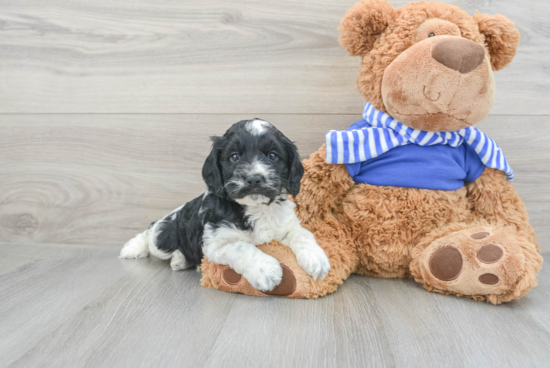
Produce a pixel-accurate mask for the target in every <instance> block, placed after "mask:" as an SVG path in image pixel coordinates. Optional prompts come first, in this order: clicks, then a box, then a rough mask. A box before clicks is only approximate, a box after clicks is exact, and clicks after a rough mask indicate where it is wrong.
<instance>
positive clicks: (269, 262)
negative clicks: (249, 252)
mask: <svg viewBox="0 0 550 368" xmlns="http://www.w3.org/2000/svg"><path fill="white" fill-rule="evenodd" d="M243 276H244V278H245V279H247V280H248V282H249V283H250V285H252V287H253V288H255V289H258V290H260V291H271V290H273V289H275V287H276V286H277V285H279V284H280V283H281V280H282V279H283V269H282V268H281V265H280V264H279V262H278V261H277V260H276V259H275V258H273V257H271V256H268V255H267V254H264V257H258V258H255V260H254V261H252V262H251V263H250V264H249V265H247V267H246V268H245V269H244V272H243Z"/></svg>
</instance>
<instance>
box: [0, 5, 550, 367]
mask: <svg viewBox="0 0 550 368" xmlns="http://www.w3.org/2000/svg"><path fill="white" fill-rule="evenodd" d="M357 1H358V0H308V1H302V0H231V1H226V0H185V1H182V0H165V1H158V0H117V1H112V0H79V1H63V0H25V1H21V0H2V1H1V2H0V367H24V368H29V367H31V368H33V367H40V368H42V367H56V368H58V367H68V368H73V367H92V368H95V367H116V368H124V367H131V368H135V367H154V368H167V367H178V368H184V367H188V366H189V367H190V366H193V367H202V366H208V367H239V368H240V367H258V366H262V367H300V368H302V367H304V368H305V367H369V366H388V367H393V366H396V367H415V366H416V367H438V368H439V367H444V366H445V367H455V366H456V367H472V366H482V367H491V366H493V367H505V366H514V367H520V366H538V367H540V366H548V367H550V312H549V311H550V271H549V270H548V269H544V268H543V270H542V271H541V274H540V276H539V283H540V286H539V287H538V288H536V289H535V290H534V291H532V292H531V293H530V294H528V296H526V297H525V298H523V299H521V300H520V301H515V302H512V303H509V304H506V305H501V306H492V305H489V304H485V303H476V302H473V301H470V300H465V299H459V298H456V297H445V296H441V295H437V294H432V293H429V292H427V291H425V290H423V289H422V288H421V287H420V286H419V285H418V284H416V283H415V282H414V281H412V280H383V279H375V278H367V277H361V276H352V277H351V278H350V279H349V280H347V281H346V282H345V284H344V285H342V286H341V287H340V289H339V290H338V292H336V293H335V294H333V295H330V296H327V297H325V298H322V299H319V300H315V301H305V300H286V299H282V298H253V297H247V296H242V295H234V294H228V293H224V292H220V291H216V290H210V289H205V288H202V287H200V286H199V278H200V276H199V274H198V273H196V272H194V271H185V272H172V271H171V269H170V267H169V266H168V265H167V264H165V263H163V262H162V261H158V260H152V259H145V260H140V261H130V260H128V261H122V260H119V259H118V258H117V254H118V251H119V249H120V246H121V245H122V244H123V243H124V242H125V241H126V240H127V239H129V238H130V237H131V236H133V235H135V234H136V233H137V232H138V231H141V230H143V229H144V228H145V227H146V226H147V225H148V224H149V223H150V222H151V221H153V220H156V219H158V218H159V217H160V216H162V215H164V214H166V213H167V212H169V211H171V210H172V209H174V208H176V207H178V206H180V205H181V204H183V203H185V202H186V201H188V200H190V199H192V198H194V197H196V196H197V195H199V194H200V193H201V192H202V191H203V190H204V183H203V182H202V180H201V175H200V173H201V166H202V163H203V162H204V159H205V157H206V155H207V152H208V150H209V147H210V142H209V140H208V137H209V136H211V135H220V134H223V132H224V131H225V130H226V129H227V128H228V127H229V126H230V125H231V124H232V123H234V122H236V121H238V120H241V119H249V118H253V117H259V118H263V119H265V120H268V121H270V122H272V123H273V124H275V125H276V126H277V127H279V128H280V129H281V130H282V131H283V132H284V133H285V134H286V135H287V136H288V137H289V138H290V139H292V140H293V141H296V142H297V145H298V147H299V149H300V152H301V154H302V156H303V157H307V156H308V155H309V154H310V153H312V152H314V151H315V150H317V149H318V148H319V147H320V146H321V145H322V143H323V142H324V133H325V132H326V131H328V130H331V129H345V128H347V127H348V126H349V125H350V124H351V123H353V122H354V121H356V120H358V119H359V118H360V114H361V111H362V107H363V102H364V101H363V98H362V97H361V95H360V94H359V93H358V92H357V89H356V77H357V72H358V66H359V63H360V60H359V58H352V57H350V56H348V55H347V53H346V52H345V51H344V50H342V48H341V47H340V46H339V44H338V36H339V35H338V32H337V27H338V24H339V22H340V19H342V17H343V16H344V14H345V12H346V10H347V9H349V8H350V7H351V6H352V5H353V4H354V3H355V2H357ZM443 1H444V2H446V3H450V4H454V5H458V6H459V7H461V8H462V9H464V10H465V11H466V12H468V13H469V14H474V12H475V11H476V10H479V11H480V12H482V13H488V14H503V15H506V16H508V17H510V18H511V19H512V20H513V21H514V22H515V23H516V26H517V28H518V29H519V31H520V33H521V45H520V47H519V48H518V53H517V56H516V57H515V59H514V61H513V62H512V63H511V65H510V66H509V67H507V68H505V69H504V70H502V71H499V72H497V73H495V80H496V88H497V89H496V100H495V103H494V106H493V109H492V111H491V115H490V116H489V117H488V118H487V119H485V120H484V121H483V122H481V123H480V124H479V125H478V127H479V128H480V129H481V130H483V131H484V132H486V133H487V134H488V135H489V136H491V137H492V138H493V139H495V140H496V141H497V142H498V143H499V145H500V146H501V147H502V148H503V150H504V152H505V153H506V156H507V159H508V161H509V162H510V164H511V166H512V167H513V168H514V171H515V174H516V179H515V181H514V185H515V186H516V190H517V191H518V193H519V194H520V195H521V197H522V199H523V200H524V202H525V204H526V206H527V209H528V211H529V215H530V219H531V220H530V221H531V224H533V226H534V228H535V230H536V232H537V237H538V240H539V242H540V245H541V249H542V251H543V253H545V254H547V255H548V256H550V241H548V239H549V238H550V213H549V209H550V165H548V163H549V162H550V145H549V144H548V142H547V140H548V136H550V124H548V121H550V104H549V103H548V102H549V101H550V88H549V87H548V86H549V85H550V73H549V70H550V68H549V67H548V54H549V53H550V27H549V24H550V23H549V22H548V18H549V15H550V1H548V0H545V1H540V0H521V1H518V0H499V1H490V0H443ZM391 2H392V5H393V6H394V7H400V6H403V5H404V4H406V3H408V2H410V1H409V0H392V1H391Z"/></svg>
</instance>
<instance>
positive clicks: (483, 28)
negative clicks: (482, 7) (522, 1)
mask: <svg viewBox="0 0 550 368" xmlns="http://www.w3.org/2000/svg"><path fill="white" fill-rule="evenodd" d="M474 20H475V21H476V22H477V24H478V26H479V32H481V34H483V35H484V36H485V43H486V44H487V47H488V48H489V54H491V66H492V67H493V70H495V71H497V70H500V69H502V68H504V67H505V66H507V65H508V64H510V62H511V61H512V59H513V58H514V56H515V55H516V49H517V47H518V45H519V37H520V36H519V31H518V30H517V29H516V27H515V26H514V22H512V21H511V20H510V19H508V18H506V17H505V16H503V15H500V14H497V15H488V14H480V13H477V14H475V15H474Z"/></svg>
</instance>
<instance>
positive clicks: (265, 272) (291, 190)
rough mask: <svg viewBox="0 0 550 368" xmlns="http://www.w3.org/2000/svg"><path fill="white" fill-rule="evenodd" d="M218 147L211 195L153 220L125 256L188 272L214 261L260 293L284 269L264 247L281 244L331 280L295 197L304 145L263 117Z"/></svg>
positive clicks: (239, 126) (211, 163)
mask: <svg viewBox="0 0 550 368" xmlns="http://www.w3.org/2000/svg"><path fill="white" fill-rule="evenodd" d="M212 141H213V146H212V151H211V152H210V155H209V156H208V158H207V159H206V162H205V163H204V166H203V168H202V177H203V179H204V181H205V182H206V185H207V187H208V191H207V192H206V193H204V194H203V195H201V196H199V197H197V198H195V199H193V200H192V201H191V202H188V203H186V204H185V205H183V206H181V207H179V208H176V209H175V210H174V211H172V212H170V213H169V214H168V215H166V216H165V217H164V218H162V219H161V220H158V221H156V222H153V223H152V224H151V225H150V226H149V228H148V229H147V230H146V231H144V232H143V233H140V234H138V235H136V237H134V238H133V239H131V240H130V241H129V242H128V243H126V244H125V245H124V247H123V248H122V250H121V252H120V258H143V257H147V256H148V255H149V253H150V254H152V255H154V256H156V257H158V258H161V259H169V258H171V266H172V269H173V270H182V269H185V268H189V267H195V266H197V265H200V263H201V260H202V258H203V256H206V257H207V258H208V259H209V260H210V261H211V262H214V263H218V264H224V265H228V266H229V267H231V268H232V269H233V270H235V272H237V273H239V274H242V275H243V277H244V278H246V279H247V280H248V282H249V283H250V284H251V285H252V286H253V287H254V288H256V289H258V290H261V291H270V290H273V289H274V288H275V286H277V285H278V284H279V283H280V282H281V279H282V276H283V270H282V268H281V265H280V264H279V262H278V261H277V260H276V259H275V258H273V257H271V256H269V255H267V254H265V253H263V252H262V251H261V250H259V249H258V248H256V245H259V244H264V243H269V242H270V241H272V240H279V241H281V242H282V243H284V244H286V245H287V246H288V247H289V248H290V249H291V250H292V252H294V254H295V255H296V259H297V261H298V264H299V265H300V266H301V267H302V268H303V269H304V270H305V271H306V272H307V273H308V274H309V275H311V276H312V277H313V279H317V278H324V277H325V276H326V275H327V273H328V272H329V270H330V264H329V261H328V258H327V256H326V255H325V253H324V251H323V250H322V249H321V247H319V245H317V242H316V241H315V237H314V236H313V234H312V233H311V232H309V231H308V230H306V229H304V228H303V227H302V226H301V225H300V220H298V218H297V217H296V214H295V212H294V207H295V204H294V203H293V202H291V201H290V200H288V197H287V195H288V194H291V195H293V196H296V195H297V194H298V192H299V191H300V180H301V178H302V175H303V173H304V168H303V166H302V163H301V161H300V156H299V155H298V151H297V149H296V146H295V145H294V144H293V143H292V142H291V141H290V140H289V139H288V138H287V137H285V136H284V135H283V134H282V133H281V132H280V131H279V130H277V129H276V128H275V127H274V126H273V125H271V124H270V123H268V122H266V121H263V120H260V119H254V120H243V121H240V122H238V123H236V124H234V125H233V126H232V127H231V128H229V130H228V131H227V132H226V133H225V134H224V136H223V137H212Z"/></svg>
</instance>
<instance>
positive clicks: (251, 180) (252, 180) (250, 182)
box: [244, 174, 266, 190]
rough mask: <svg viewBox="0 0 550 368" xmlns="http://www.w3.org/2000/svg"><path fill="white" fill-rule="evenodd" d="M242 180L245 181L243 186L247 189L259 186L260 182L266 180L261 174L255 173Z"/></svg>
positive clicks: (263, 182) (262, 182)
mask: <svg viewBox="0 0 550 368" xmlns="http://www.w3.org/2000/svg"><path fill="white" fill-rule="evenodd" d="M244 182H245V187H244V188H245V189H248V190H252V189H255V188H257V187H259V186H261V185H262V184H265V182H266V180H265V177H264V176H263V175H258V174H255V175H250V176H248V177H247V178H246V179H245V181H244Z"/></svg>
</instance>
